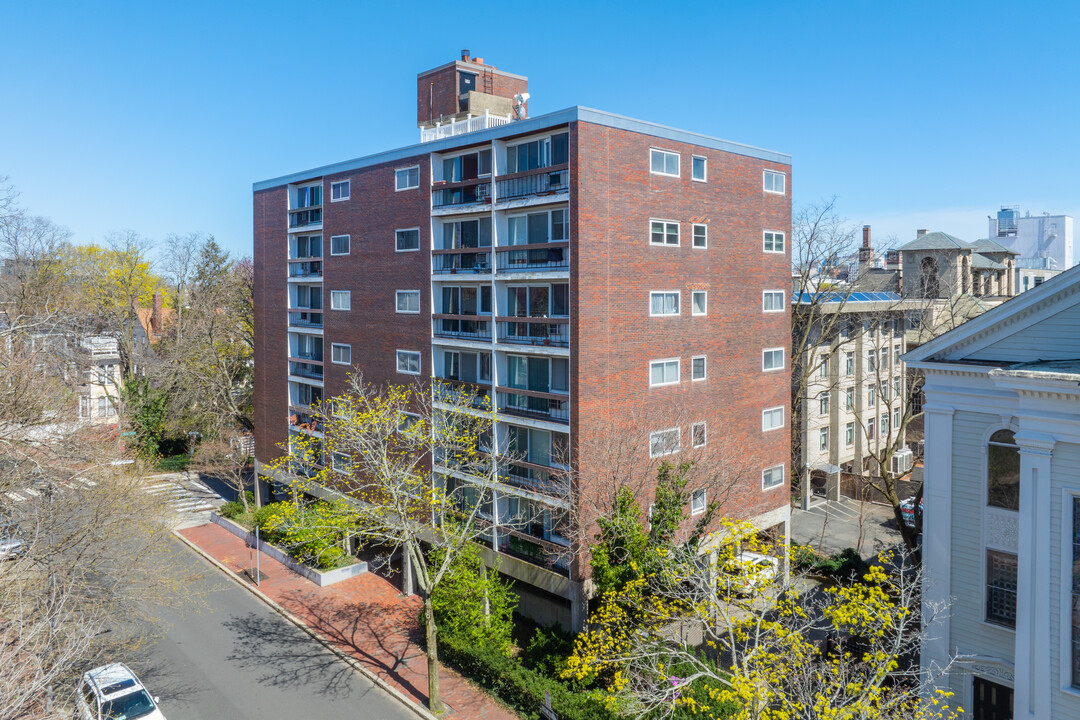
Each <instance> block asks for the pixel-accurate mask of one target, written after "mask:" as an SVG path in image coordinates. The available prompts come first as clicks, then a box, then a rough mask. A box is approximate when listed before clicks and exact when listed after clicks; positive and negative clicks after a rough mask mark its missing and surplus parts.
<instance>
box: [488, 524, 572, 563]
mask: <svg viewBox="0 0 1080 720" xmlns="http://www.w3.org/2000/svg"><path fill="white" fill-rule="evenodd" d="M530 525H531V524H530ZM530 525H526V528H525V529H524V530H517V529H515V528H512V527H508V526H500V527H499V552H501V553H505V554H506V555H509V556H511V557H516V558H518V559H519V560H524V561H526V562H530V563H532V564H534V565H539V566H541V567H544V568H547V569H548V570H551V571H553V572H557V573H559V574H561V575H569V574H570V549H569V548H568V547H566V546H565V545H562V544H561V543H555V542H550V541H548V540H544V539H542V538H540V537H537V535H535V534H533V532H528V530H533V531H534V532H536V533H538V534H539V533H542V532H543V530H542V528H536V529H533V528H532V527H530Z"/></svg>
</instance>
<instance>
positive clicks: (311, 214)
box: [289, 205, 322, 228]
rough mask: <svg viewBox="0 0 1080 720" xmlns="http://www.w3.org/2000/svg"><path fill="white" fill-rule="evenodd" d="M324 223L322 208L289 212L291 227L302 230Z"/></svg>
mask: <svg viewBox="0 0 1080 720" xmlns="http://www.w3.org/2000/svg"><path fill="white" fill-rule="evenodd" d="M321 222H322V206H321V205H320V206H316V207H306V208H301V209H298V210H290V211H289V227H290V228H301V227H306V226H308V225H318V224H319V223H321Z"/></svg>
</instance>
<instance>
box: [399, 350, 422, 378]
mask: <svg viewBox="0 0 1080 720" xmlns="http://www.w3.org/2000/svg"><path fill="white" fill-rule="evenodd" d="M403 354H404V355H415V356H416V360H417V363H416V364H417V365H419V366H420V369H418V370H417V371H416V372H409V371H408V370H402V369H401V356H402V355H403ZM423 360H424V357H423V355H421V354H420V351H419V350H395V351H394V368H395V369H396V370H397V372H398V373H400V374H401V375H420V374H421V373H422V372H423V370H424V369H423Z"/></svg>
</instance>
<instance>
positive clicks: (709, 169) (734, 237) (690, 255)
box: [254, 57, 791, 625]
mask: <svg viewBox="0 0 1080 720" xmlns="http://www.w3.org/2000/svg"><path fill="white" fill-rule="evenodd" d="M488 70H490V73H487V71H488ZM463 73H464V74H469V73H473V74H477V75H478V77H477V78H475V79H474V80H472V81H470V82H465V80H463V79H462V77H461V76H462V74H463ZM485 73H487V74H488V75H489V76H490V78H491V80H490V82H488V81H487V80H485ZM500 78H502V79H500ZM462 83H464V84H462ZM471 84H475V85H476V86H478V89H477V90H473V89H471ZM463 88H465V89H466V90H467V91H462V89H463ZM526 88H527V80H526V79H525V78H523V77H520V76H511V75H509V74H507V73H502V72H501V71H497V70H496V69H495V68H492V67H491V66H486V65H482V61H479V60H475V61H474V60H470V59H468V58H467V57H466V58H463V61H461V62H455V63H452V64H450V65H448V66H443V67H442V68H437V69H436V70H433V71H429V72H427V73H422V74H421V75H420V76H419V78H418V90H419V93H418V95H419V97H418V101H417V112H418V123H419V125H420V126H421V137H422V138H423V139H424V140H428V141H427V142H422V144H419V145H413V146H410V147H404V148H400V149H396V150H391V151H388V152H385V153H380V154H378V155H374V156H370V157H366V158H360V159H357V160H351V161H346V162H342V163H338V164H335V165H331V166H327V167H322V168H316V169H313V170H309V171H304V172H299V173H295V174H292V175H288V176H286V177H281V178H276V179H273V180H267V181H264V182H260V183H256V184H255V186H254V191H255V198H254V213H255V218H254V220H255V308H256V318H255V322H256V351H255V358H256V359H255V415H256V456H257V458H258V461H259V463H260V467H261V466H262V465H264V464H265V463H267V462H268V461H270V460H272V459H274V458H275V457H276V456H278V455H280V454H281V453H282V451H281V447H282V446H284V445H286V444H287V441H288V437H289V435H290V433H297V432H314V431H315V430H314V427H313V425H312V423H311V419H310V418H309V417H307V413H308V411H309V406H310V404H311V403H312V402H313V401H315V400H318V399H321V398H322V397H331V396H333V395H335V394H337V393H340V392H342V391H343V390H344V387H345V381H346V376H347V374H348V373H349V371H350V369H351V367H353V366H355V367H357V368H359V369H361V370H362V371H363V373H364V378H365V380H368V381H371V382H376V383H381V382H398V383H400V382H405V381H411V380H416V379H422V378H427V377H432V376H435V377H440V378H447V379H450V380H453V381H459V382H467V383H474V384H476V385H478V386H480V387H481V388H482V389H483V391H485V392H486V393H487V394H488V395H489V396H490V397H491V399H492V401H493V403H494V404H495V406H496V408H497V415H496V419H497V430H496V433H495V437H494V438H493V443H494V449H495V451H496V452H499V451H500V450H505V449H506V448H510V449H511V450H512V451H513V452H515V453H516V454H517V456H518V457H519V458H520V457H524V458H526V460H525V461H522V462H516V463H506V472H507V475H506V487H505V488H504V489H501V490H500V491H499V497H498V499H497V501H496V503H495V506H494V508H493V512H492V518H491V519H492V521H493V522H494V532H493V533H492V546H493V548H494V549H497V550H499V551H500V552H501V553H502V554H503V559H502V564H501V571H502V572H503V573H505V574H507V575H509V576H511V577H513V578H515V579H517V580H519V581H520V582H519V584H518V591H519V593H522V595H523V599H522V608H523V609H524V610H525V611H526V612H527V613H529V614H532V615H533V616H534V617H543V618H546V619H548V620H558V621H560V622H562V623H563V624H573V625H577V624H579V623H580V621H581V615H580V613H579V612H577V611H578V610H580V609H581V606H582V604H581V602H580V601H581V600H582V598H583V597H584V595H586V594H587V592H584V585H583V578H584V577H585V576H586V575H587V572H588V563H587V552H581V553H577V554H576V556H575V554H574V553H570V554H567V553H560V552H559V548H561V547H563V546H565V545H566V543H567V541H568V538H569V537H570V535H571V534H572V532H573V529H574V524H575V523H576V522H577V518H578V517H579V516H580V515H579V513H577V512H576V511H578V510H579V505H580V503H582V502H583V500H582V497H583V496H584V495H585V494H587V493H586V492H585V491H587V490H588V489H589V488H584V487H578V486H575V483H579V484H580V483H584V482H587V480H582V478H591V477H595V476H597V475H599V474H602V473H603V472H604V471H605V470H606V469H607V467H608V465H607V459H606V458H604V457H602V454H601V453H600V452H599V451H597V450H596V448H597V447H599V444H598V442H597V440H598V439H602V438H601V436H603V435H605V434H606V435H612V434H616V435H618V436H619V438H620V439H625V438H627V437H637V435H634V434H633V433H634V432H635V431H640V430H641V428H640V427H633V424H634V422H638V423H640V422H641V421H642V418H648V420H647V422H649V423H650V425H649V427H648V428H645V430H646V432H645V433H644V434H643V435H642V436H641V441H640V442H639V443H637V444H636V445H635V446H634V447H633V450H632V451H631V454H634V453H636V454H637V455H639V456H640V457H641V458H642V461H643V463H642V464H646V465H647V464H648V463H649V462H650V461H652V462H659V461H658V460H656V458H659V457H661V456H669V455H670V457H671V458H672V459H676V458H680V457H683V456H685V455H686V454H687V453H689V452H690V451H692V450H698V451H700V450H701V449H702V446H704V447H719V446H722V445H726V446H728V447H731V448H735V452H733V453H729V456H736V455H737V460H738V463H739V464H740V465H741V467H740V471H739V473H737V479H733V480H732V483H731V485H730V487H727V488H724V492H723V493H722V501H723V510H724V512H725V514H728V515H731V516H737V517H743V518H748V519H752V520H753V521H754V522H755V523H757V524H758V525H759V526H760V527H762V528H773V527H778V528H779V529H780V531H781V532H786V526H787V520H788V516H789V509H788V508H789V488H790V486H789V482H788V469H789V468H788V467H787V459H788V457H789V455H790V436H789V431H788V428H787V423H786V422H783V423H782V424H781V425H780V426H779V427H777V428H776V431H775V432H772V431H770V432H765V431H764V430H763V422H762V417H763V411H764V410H765V409H766V408H775V407H781V408H783V417H784V418H787V417H789V410H788V405H789V395H790V389H789V374H788V372H787V371H788V362H789V358H788V357H787V356H788V347H789V343H790V328H791V326H790V307H789V303H788V302H787V296H786V294H787V287H788V286H789V283H790V267H791V263H790V250H789V247H788V241H789V238H790V227H791V197H790V190H791V186H790V169H791V168H790V158H789V157H788V156H787V155H782V154H779V153H774V152H769V151H765V150H760V149H757V148H753V147H748V146H743V145H738V144H735V143H731V142H727V141H723V140H716V139H713V138H710V137H706V136H703V135H697V134H695V133H691V132H685V131H681V130H674V129H672V128H668V127H663V126H660V125H654V124H651V123H647V122H643V121H638V120H632V119H629V118H625V117H621V116H617V115H611V114H608V113H603V112H599V111H596V110H590V109H587V108H582V107H574V108H570V109H567V110H562V111H559V112H555V113H551V114H548V115H543V116H540V117H534V118H530V119H523V118H525V116H526V112H525V107H524V103H525V101H526V100H527V99H528V97H527V93H526V92H525V89H526ZM500 93H501V96H500V95H499V94H500ZM480 95H490V96H491V97H479V96H480ZM455 96H456V97H457V99H458V101H459V102H461V103H468V108H467V110H466V111H464V112H461V111H459V112H457V114H456V115H453V114H452V113H451V112H450V111H453V110H454V107H455V105H454V104H453V102H452V101H453V99H454V97H455ZM500 102H503V104H504V105H505V104H506V103H509V105H510V106H511V112H509V113H507V114H505V115H501V114H498V113H496V112H494V111H492V110H491V108H492V107H495V106H499V103H500ZM456 107H458V108H462V107H463V106H462V105H458V106H456ZM480 107H483V110H484V111H483V113H477V115H476V116H475V117H470V115H472V111H473V110H476V109H479V108H480ZM448 117H449V122H447V118H448ZM437 118H441V120H439V121H437V120H436V119H437ZM429 120H430V122H429ZM286 268H287V269H288V271H287V277H286V272H285V270H286ZM639 434H640V433H639ZM561 461H566V465H568V466H569V468H570V469H571V470H572V472H570V473H569V474H568V473H567V472H566V469H567V468H566V465H564V464H563V462H561ZM747 468H749V470H748V469H747ZM438 470H439V468H436V471H437V472H438ZM568 476H569V477H570V478H574V480H570V481H568V480H567V477H568ZM732 477H733V478H736V475H734V474H733V475H732ZM449 482H451V483H453V482H455V481H454V480H453V479H451V480H450V481H449ZM697 490H698V494H697V495H696V496H695V502H694V505H695V508H694V509H698V507H701V506H703V505H704V504H705V502H706V500H712V499H715V498H717V495H716V494H713V495H709V496H708V497H707V498H706V497H705V496H704V495H703V493H704V492H705V491H704V489H703V488H698V489H697ZM650 493H651V490H647V491H643V492H642V497H641V501H642V503H643V504H647V503H648V502H649V501H650V500H651V494H650ZM522 518H525V520H524V521H522V520H521V519H522ZM577 529H578V535H577V536H578V537H581V529H580V528H577Z"/></svg>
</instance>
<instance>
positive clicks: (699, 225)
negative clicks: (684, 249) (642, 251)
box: [649, 223, 709, 250]
mask: <svg viewBox="0 0 1080 720" xmlns="http://www.w3.org/2000/svg"><path fill="white" fill-rule="evenodd" d="M697 228H705V244H704V245H695V244H694V230H696V229H697ZM649 241H650V242H651V241H652V238H651V237H650V238H649ZM690 247H691V248H692V249H694V250H708V249H709V224H708V223H690Z"/></svg>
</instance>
